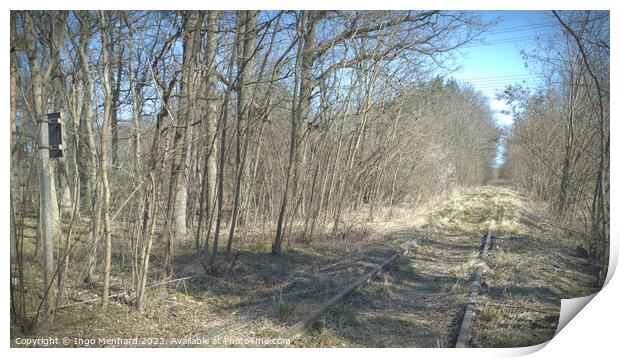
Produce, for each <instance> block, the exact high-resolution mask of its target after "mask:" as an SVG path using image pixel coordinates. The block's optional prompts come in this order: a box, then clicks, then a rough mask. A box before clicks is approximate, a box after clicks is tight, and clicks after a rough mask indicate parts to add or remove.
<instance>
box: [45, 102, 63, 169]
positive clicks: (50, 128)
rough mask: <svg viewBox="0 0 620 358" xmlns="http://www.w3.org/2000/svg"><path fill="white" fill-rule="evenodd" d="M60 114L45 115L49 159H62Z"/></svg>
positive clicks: (61, 123) (61, 122)
mask: <svg viewBox="0 0 620 358" xmlns="http://www.w3.org/2000/svg"><path fill="white" fill-rule="evenodd" d="M62 125H63V121H62V113H61V112H55V113H48V114H47V132H48V137H49V147H50V158H59V157H62V150H63V147H62V145H63V138H62Z"/></svg>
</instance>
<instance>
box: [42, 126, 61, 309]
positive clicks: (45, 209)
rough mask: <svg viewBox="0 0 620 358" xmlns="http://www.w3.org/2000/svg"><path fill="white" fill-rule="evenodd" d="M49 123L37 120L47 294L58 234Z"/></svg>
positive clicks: (45, 306) (47, 304) (47, 301)
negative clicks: (53, 195)
mask: <svg viewBox="0 0 620 358" xmlns="http://www.w3.org/2000/svg"><path fill="white" fill-rule="evenodd" d="M48 136H49V122H48V119H47V117H44V118H41V119H40V120H39V166H40V175H41V178H40V180H39V182H40V186H41V199H40V200H41V235H42V236H43V237H42V240H41V241H42V242H43V289H44V290H45V291H44V292H47V289H48V287H50V284H51V279H52V277H53V271H54V253H53V245H54V234H55V233H57V232H58V229H57V228H56V225H58V223H57V222H55V221H54V217H53V214H52V212H53V211H52V210H53V209H52V208H53V207H52V168H51V165H50V164H51V163H50V147H49V137H48ZM51 296H52V295H50V294H46V295H45V296H44V302H43V317H46V316H47V315H48V313H49V308H50V307H51V304H50V297H51Z"/></svg>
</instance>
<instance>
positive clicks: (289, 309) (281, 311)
mask: <svg viewBox="0 0 620 358" xmlns="http://www.w3.org/2000/svg"><path fill="white" fill-rule="evenodd" d="M275 313H276V316H278V317H279V318H289V317H291V316H292V315H293V314H295V306H293V305H292V304H290V303H288V302H279V303H277V304H276V307H275Z"/></svg>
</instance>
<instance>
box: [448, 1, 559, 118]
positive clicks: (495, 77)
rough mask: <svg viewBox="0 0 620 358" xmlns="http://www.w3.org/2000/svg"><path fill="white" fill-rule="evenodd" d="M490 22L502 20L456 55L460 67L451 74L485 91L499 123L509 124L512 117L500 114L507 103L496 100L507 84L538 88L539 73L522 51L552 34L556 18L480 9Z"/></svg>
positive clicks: (542, 14)
mask: <svg viewBox="0 0 620 358" xmlns="http://www.w3.org/2000/svg"><path fill="white" fill-rule="evenodd" d="M477 13H478V14H479V15H480V16H481V17H482V18H483V19H484V20H487V21H493V20H499V23H498V24H497V25H496V26H494V27H493V28H492V29H491V30H490V31H489V32H488V33H487V34H485V35H484V37H483V41H481V42H480V43H476V44H472V45H470V46H468V47H466V48H464V49H463V50H462V54H461V55H460V56H458V57H457V58H456V63H458V64H460V69H459V70H458V71H457V72H455V73H453V74H452V76H453V77H454V78H455V79H457V80H458V81H461V82H468V83H470V84H471V85H472V86H473V87H475V88H476V89H478V90H480V91H481V92H483V93H484V94H485V95H486V96H487V97H488V98H489V100H490V104H491V108H492V109H493V110H494V111H495V113H494V117H495V121H496V122H497V124H498V125H499V126H510V125H511V124H512V118H511V117H510V116H508V115H504V114H501V113H499V111H500V110H502V109H505V108H506V104H505V103H504V102H502V101H499V100H496V99H495V94H496V93H497V92H501V90H502V89H503V88H505V87H506V86H507V85H508V84H516V83H521V84H524V85H525V86H529V87H535V86H536V84H537V79H536V76H535V75H533V74H532V73H531V72H530V71H529V70H528V69H527V68H526V67H525V63H524V60H523V56H522V55H521V51H526V52H527V51H531V50H532V49H534V48H535V47H536V44H537V37H542V38H543V39H544V37H545V36H548V35H549V30H550V29H551V27H553V26H557V24H556V23H554V19H553V18H552V17H550V15H551V13H550V12H549V11H477Z"/></svg>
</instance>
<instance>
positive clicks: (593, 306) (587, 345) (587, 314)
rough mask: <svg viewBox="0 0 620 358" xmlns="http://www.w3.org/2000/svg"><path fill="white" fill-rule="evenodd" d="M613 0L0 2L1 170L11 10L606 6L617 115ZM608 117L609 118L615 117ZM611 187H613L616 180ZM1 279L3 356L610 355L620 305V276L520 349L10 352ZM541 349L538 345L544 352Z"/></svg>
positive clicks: (4, 197)
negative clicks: (559, 325)
mask: <svg viewBox="0 0 620 358" xmlns="http://www.w3.org/2000/svg"><path fill="white" fill-rule="evenodd" d="M618 3H620V2H618V1H613V0H608V1H606V0H588V1H578V0H563V1H549V0H522V1H516V0H509V1H501V2H499V1H497V0H495V1H494V0H477V1H474V0H469V1H448V0H435V1H429V0H418V1H402V0H401V1H393V0H382V1H374V2H367V3H363V2H361V1H359V0H357V1H355V0H340V1H338V2H337V3H336V2H335V1H333V0H331V1H329V0H312V1H305V2H304V1H286V0H271V1H238V0H226V1H221V0H220V1H217V2H216V1H208V0H202V1H187V0H175V1H169V0H168V1H160V0H158V1H140V2H138V1H127V0H125V1H118V0H107V1H104V0H91V1H88V2H77V1H75V0H74V1H70V0H53V1H49V0H48V1H44V0H28V1H19V2H8V1H5V2H3V3H2V7H3V8H4V11H2V13H0V16H1V17H2V19H3V20H4V21H3V22H2V23H3V24H4V26H3V29H2V30H3V32H4V36H2V39H1V44H2V47H1V48H3V49H5V53H4V55H3V56H2V60H1V61H2V68H3V69H4V71H3V72H2V73H3V81H4V85H3V86H2V94H3V97H2V98H4V99H5V107H4V108H5V116H4V118H5V121H4V128H5V130H4V131H3V132H2V133H4V138H5V142H4V145H2V147H1V149H0V150H1V151H2V153H1V154H0V167H1V168H8V167H9V143H10V132H9V131H8V128H7V127H8V121H7V120H6V118H7V116H6V112H7V111H8V101H9V96H8V92H9V86H8V82H9V81H8V78H7V77H8V68H9V56H8V53H7V50H8V49H9V10H10V9H74V8H80V9H145V10H147V9H169V8H180V9H265V10H269V9H377V10H378V9H411V8H415V9H452V10H460V9H469V10H549V9H552V8H553V9H558V10H568V9H608V10H611V42H612V43H611V49H612V54H611V63H612V65H611V78H612V84H611V93H612V95H611V113H612V114H615V113H616V112H617V111H616V109H617V105H616V104H615V103H616V99H617V97H618V96H617V92H618V82H617V81H614V80H615V79H616V71H615V69H616V66H617V62H618V61H616V60H617V56H616V53H617V50H616V49H617V47H618V45H619V43H618V38H619V35H620V34H619V33H618V24H617V15H616V10H617V8H618V5H617V4H618ZM612 118H613V116H612ZM611 122H612V123H611V136H612V137H613V134H614V133H615V132H616V128H615V124H614V123H613V122H614V121H613V120H612V121H611ZM615 151H616V150H615V141H612V143H611V162H612V165H611V178H612V182H614V181H615V180H614V179H615V178H616V175H615V173H616V172H617V170H615V168H617V167H618V161H617V160H616V156H615V155H614V152H615ZM0 181H1V183H2V186H3V189H4V190H2V191H0V201H1V202H3V203H5V204H4V207H3V208H2V214H0V222H1V223H2V228H3V229H4V230H5V231H4V232H5V233H6V232H7V231H8V230H9V219H8V218H9V207H8V203H9V191H8V188H9V171H8V170H2V171H1V176H0ZM613 187H614V188H615V184H614V185H613ZM614 193H615V191H612V193H611V207H612V210H611V215H612V216H611V217H612V220H611V221H612V222H611V244H612V247H611V264H610V275H608V277H607V279H608V280H609V279H610V278H611V275H612V274H613V272H614V271H615V267H616V263H617V259H618V245H617V240H618V235H617V234H618V227H617V225H616V224H615V223H614V220H613V219H614V216H613V215H614V214H615V210H613V208H616V207H618V205H619V203H618V197H617V195H615V194H614ZM8 241H9V240H8V235H7V236H6V237H5V245H6V246H5V250H2V255H3V257H4V260H3V261H2V262H5V263H6V262H9V250H8ZM2 271H3V274H2V282H3V283H2V284H3V287H5V291H4V294H3V295H2V298H1V302H0V307H4V308H5V309H3V310H2V312H3V316H4V319H3V321H2V322H3V323H4V325H3V327H4V329H3V331H4V337H5V338H4V347H5V353H8V354H11V355H18V354H19V355H40V354H45V355H50V354H52V355H55V354H59V355H62V356H83V355H85V354H86V355H91V354H94V355H95V356H99V355H101V356H103V355H109V354H119V353H120V354H123V355H124V354H132V355H135V354H145V355H146V354H148V355H151V356H161V357H164V356H166V357H167V356H169V355H170V354H171V353H172V354H175V355H178V354H182V355H183V356H194V355H195V356H200V357H205V356H220V355H221V356H228V355H237V354H243V355H248V354H251V355H258V356H269V357H270V358H273V357H284V356H286V357H287V358H288V357H290V355H291V354H294V355H295V356H301V357H312V358H316V356H317V355H325V354H327V355H329V356H336V355H343V354H344V355H348V354H355V355H362V356H371V355H372V356H376V355H377V354H381V355H390V356H409V357H410V356H412V355H416V356H417V355H420V354H421V355H423V356H431V357H437V356H441V357H444V356H457V355H458V356H459V357H474V356H475V357H495V356H516V355H523V354H528V353H532V352H534V351H538V352H537V353H536V356H538V357H557V356H586V357H587V356H598V355H602V356H609V355H611V354H610V353H609V352H613V351H616V350H617V349H616V347H615V341H616V340H617V339H618V338H617V333H616V332H617V329H616V327H617V325H616V320H617V319H618V316H619V315H618V302H620V284H618V279H616V280H615V281H613V280H612V281H608V284H607V286H606V287H605V288H604V289H603V290H602V291H601V293H599V294H598V295H596V296H595V297H594V298H593V299H592V301H591V302H590V304H588V305H587V306H586V307H585V308H584V309H583V310H582V311H581V312H580V313H579V314H578V315H577V316H576V317H575V318H574V319H573V321H572V322H570V323H569V324H568V325H567V326H566V327H565V328H564V329H563V330H561V332H559V334H558V335H557V336H556V337H555V338H554V339H552V340H551V341H550V342H549V343H548V344H546V345H545V344H542V345H539V346H536V347H528V348H519V349H443V350H440V349H413V348H407V349H381V350H380V351H376V350H371V349H320V350H319V349H314V348H312V349H310V348H308V349H297V350H295V351H294V352H293V351H288V350H286V349H258V348H257V349H249V350H248V349H232V350H231V349H209V350H207V351H205V350H203V349H184V350H183V352H177V351H173V352H171V351H169V350H165V349H164V350H161V349H160V350H155V349H137V350H136V349H132V350H120V351H119V350H116V351H114V352H113V353H110V352H109V351H106V350H101V349H88V350H87V351H85V350H84V349H54V350H46V351H45V352H41V351H39V350H38V349H34V350H33V349H29V350H26V349H11V350H10V352H6V351H7V350H9V324H8V323H9V320H10V318H9V310H8V307H9V292H8V289H7V288H8V286H9V285H8V277H9V265H6V264H5V265H3V267H2ZM541 348H543V349H541Z"/></svg>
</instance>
